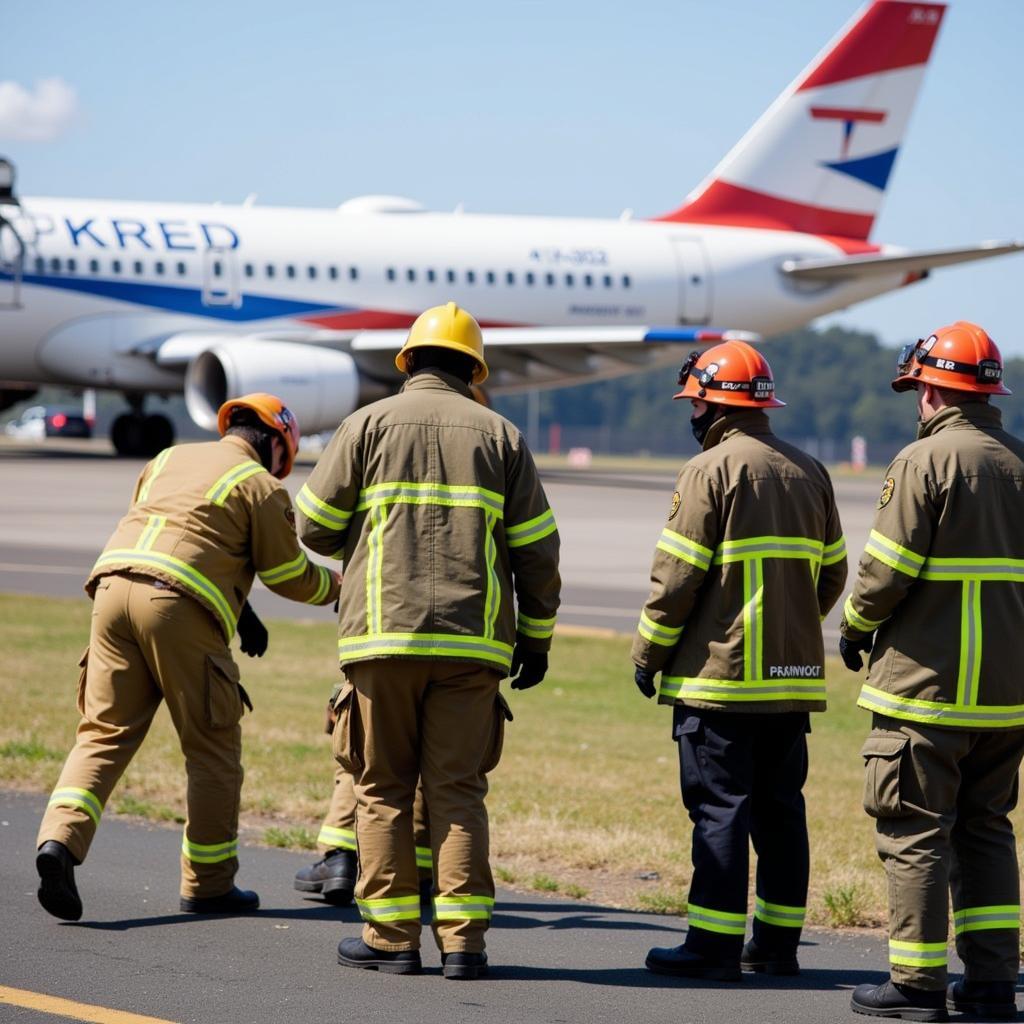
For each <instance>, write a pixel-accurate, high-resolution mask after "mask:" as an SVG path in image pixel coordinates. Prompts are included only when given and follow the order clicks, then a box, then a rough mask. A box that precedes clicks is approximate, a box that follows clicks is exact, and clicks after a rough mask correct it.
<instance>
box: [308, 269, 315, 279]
mask: <svg viewBox="0 0 1024 1024" xmlns="http://www.w3.org/2000/svg"><path fill="white" fill-rule="evenodd" d="M306 276H307V277H308V278H309V279H310V281H315V280H316V267H306Z"/></svg>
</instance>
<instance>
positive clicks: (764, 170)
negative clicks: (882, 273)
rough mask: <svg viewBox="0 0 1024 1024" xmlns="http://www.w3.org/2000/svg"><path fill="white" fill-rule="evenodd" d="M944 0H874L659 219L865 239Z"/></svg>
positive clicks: (905, 124) (918, 81)
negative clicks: (930, 0)
mask: <svg viewBox="0 0 1024 1024" xmlns="http://www.w3.org/2000/svg"><path fill="white" fill-rule="evenodd" d="M944 10H945V4H942V3H917V2H915V0H873V2H871V3H870V4H868V6H867V7H865V8H864V9H863V10H862V11H860V12H859V13H858V14H857V15H856V16H855V17H854V18H853V20H852V21H850V22H849V24H847V25H846V26H845V27H844V28H843V29H842V31H841V32H840V33H839V34H838V35H837V36H836V37H835V39H833V40H832V42H830V43H829V44H828V46H826V47H825V49H824V50H822V52H821V53H820V54H819V55H818V56H817V57H816V58H815V59H814V60H813V61H812V62H811V64H810V65H809V66H808V67H807V68H806V70H804V71H803V72H802V73H801V74H800V75H799V76H798V77H797V78H796V79H795V81H794V82H793V83H792V84H791V85H790V86H789V87H788V88H787V89H786V90H785V92H783V93H782V95H781V96H779V98H778V99H777V100H776V101H775V102H774V103H773V104H772V105H771V106H770V107H769V108H768V110H767V111H766V112H765V113H764V114H763V115H762V116H761V118H760V120H758V121H757V123H756V124H755V125H754V126H753V128H751V129H750V131H748V132H747V134H746V135H744V136H743V138H742V139H740V141H739V142H738V143H737V144H736V145H735V146H734V147H733V149H732V150H731V151H730V152H729V154H728V155H727V156H726V157H725V159H724V160H722V162H721V163H720V164H719V165H718V166H717V167H716V168H715V169H714V171H712V172H711V174H710V175H709V177H707V178H706V179H705V180H704V181H703V182H702V183H701V184H700V185H699V186H698V187H697V188H696V189H695V190H694V191H693V192H692V193H691V194H690V195H689V196H688V197H687V200H686V202H685V203H684V204H683V205H682V206H681V207H680V208H679V209H678V210H675V211H674V212H672V213H668V214H665V215H663V216H661V217H657V218H655V219H656V220H661V221H674V222H680V223H696V224H723V225H732V226H737V227H756V228H772V229H776V230H782V231H802V232H808V233H811V234H818V235H830V236H840V237H844V238H848V239H851V240H866V239H867V237H868V235H869V233H870V231H871V226H872V223H873V222H874V219H875V217H876V215H877V214H878V211H879V209H880V208H881V205H882V199H883V197H884V195H885V187H886V185H887V184H888V182H889V175H890V172H891V171H892V167H893V163H894V161H895V159H896V154H897V152H898V151H899V145H900V142H901V141H902V139H903V134H904V132H905V130H906V126H907V121H908V120H909V118H910V113H911V111H912V109H913V107H914V101H915V100H916V98H917V93H918V90H919V89H920V87H921V81H922V79H923V77H924V72H925V67H926V66H927V63H928V58H929V57H930V56H931V52H932V46H933V44H934V43H935V37H936V35H937V34H938V31H939V25H940V23H941V22H942V15H943V12H944Z"/></svg>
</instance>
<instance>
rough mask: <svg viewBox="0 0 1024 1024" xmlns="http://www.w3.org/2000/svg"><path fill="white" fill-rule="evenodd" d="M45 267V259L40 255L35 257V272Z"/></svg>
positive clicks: (40, 271) (39, 271)
mask: <svg viewBox="0 0 1024 1024" xmlns="http://www.w3.org/2000/svg"><path fill="white" fill-rule="evenodd" d="M45 269H46V260H44V259H43V257H42V256H37V257H36V273H37V274H41V273H42V272H43V271H44V270H45Z"/></svg>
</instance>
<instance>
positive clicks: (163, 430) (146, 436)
mask: <svg viewBox="0 0 1024 1024" xmlns="http://www.w3.org/2000/svg"><path fill="white" fill-rule="evenodd" d="M142 444H143V448H144V450H143V451H142V453H141V454H143V455H148V456H150V457H152V456H154V455H159V454H160V452H162V451H163V450H164V449H165V448H170V446H171V445H172V444H174V424H173V423H171V421H170V420H169V419H168V418H167V417H166V416H161V415H160V414H159V413H154V414H153V415H151V416H147V417H146V418H145V419H144V420H143V421H142Z"/></svg>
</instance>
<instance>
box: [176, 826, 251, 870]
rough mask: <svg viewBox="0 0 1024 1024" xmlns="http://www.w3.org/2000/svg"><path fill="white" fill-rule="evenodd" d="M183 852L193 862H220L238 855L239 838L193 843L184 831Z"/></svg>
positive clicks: (182, 837) (182, 839)
mask: <svg viewBox="0 0 1024 1024" xmlns="http://www.w3.org/2000/svg"><path fill="white" fill-rule="evenodd" d="M181 853H182V856H184V857H186V858H187V859H188V860H190V861H192V863H193V864H220V863H221V862H223V861H226V860H231V858H232V857H237V856H238V839H237V838H235V839H229V840H228V841H227V842H226V843H193V842H190V841H189V838H188V836H186V835H185V833H184V832H183V833H182V835H181Z"/></svg>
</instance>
